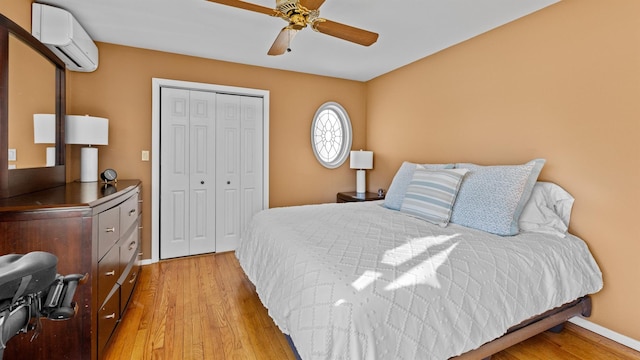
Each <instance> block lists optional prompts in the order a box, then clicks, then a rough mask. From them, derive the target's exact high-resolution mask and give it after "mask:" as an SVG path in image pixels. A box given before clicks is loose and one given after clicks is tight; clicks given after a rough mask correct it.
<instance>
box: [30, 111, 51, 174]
mask: <svg viewBox="0 0 640 360" xmlns="http://www.w3.org/2000/svg"><path fill="white" fill-rule="evenodd" d="M33 142H34V143H35V144H55V143H56V115H55V114H33ZM47 166H56V147H55V146H48V147H47Z"/></svg>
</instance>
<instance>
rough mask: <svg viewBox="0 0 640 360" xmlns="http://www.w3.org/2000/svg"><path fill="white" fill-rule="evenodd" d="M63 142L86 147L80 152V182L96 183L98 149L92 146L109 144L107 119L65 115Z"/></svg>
mask: <svg viewBox="0 0 640 360" xmlns="http://www.w3.org/2000/svg"><path fill="white" fill-rule="evenodd" d="M65 140H66V143H67V144H80V145H88V146H86V147H83V148H82V149H81V150H80V182H95V181H98V148H96V147H93V146H94V145H108V144H109V119H105V118H101V117H95V116H89V115H86V116H80V115H67V117H66V132H65Z"/></svg>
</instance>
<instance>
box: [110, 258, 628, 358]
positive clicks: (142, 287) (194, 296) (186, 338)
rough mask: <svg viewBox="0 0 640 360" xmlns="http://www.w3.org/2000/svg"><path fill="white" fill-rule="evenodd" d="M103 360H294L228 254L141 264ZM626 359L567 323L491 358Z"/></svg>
mask: <svg viewBox="0 0 640 360" xmlns="http://www.w3.org/2000/svg"><path fill="white" fill-rule="evenodd" d="M103 359H105V360H120V359H185V360H187V359H206V360H213V359H277V360H280V359H282V360H287V359H294V356H293V353H292V352H291V350H290V349H289V346H288V344H287V341H286V339H285V338H284V336H283V335H282V333H281V332H280V331H279V330H278V328H277V327H276V326H275V324H274V323H273V321H272V320H271V318H270V317H269V315H268V314H267V310H266V309H265V308H264V307H263V306H262V303H261V302H260V300H259V299H258V296H257V295H256V293H255V290H254V287H253V285H252V284H251V282H249V280H248V279H247V278H246V277H245V275H244V273H243V271H242V269H241V268H240V265H239V264H238V262H237V260H236V258H235V255H234V254H233V253H221V254H215V255H203V256H195V257H188V258H181V259H176V260H168V261H161V262H159V263H156V264H152V265H149V266H145V267H144V268H143V270H142V274H141V276H140V279H139V281H138V285H137V287H136V289H135V292H134V295H133V298H132V299H131V303H130V305H129V308H128V310H127V312H126V314H125V318H124V320H123V321H122V323H121V324H120V326H119V327H118V329H117V330H116V333H115V334H114V338H113V339H112V341H111V343H110V345H108V349H107V352H106V354H105V356H104V357H103ZM529 359H535V360H538V359H539V360H554V359H562V360H565V359H569V360H572V359H582V360H585V359H587V360H588V359H594V360H596V359H597V360H607V359H611V360H613V359H626V360H640V353H638V352H636V351H633V350H631V349H629V348H627V347H625V346H622V345H619V344H617V343H615V342H613V341H610V340H608V339H606V338H603V337H601V336H599V335H596V334H594V333H592V332H590V331H587V330H584V329H582V328H580V327H578V326H575V325H573V324H568V325H567V327H566V328H565V330H564V331H563V332H562V333H560V334H553V333H550V332H545V333H543V334H540V335H538V336H536V337H533V338H531V339H529V340H527V341H525V342H523V343H521V344H518V345H516V346H513V347H511V348H509V349H506V350H504V351H502V352H500V353H498V354H495V355H494V356H493V357H492V360H529Z"/></svg>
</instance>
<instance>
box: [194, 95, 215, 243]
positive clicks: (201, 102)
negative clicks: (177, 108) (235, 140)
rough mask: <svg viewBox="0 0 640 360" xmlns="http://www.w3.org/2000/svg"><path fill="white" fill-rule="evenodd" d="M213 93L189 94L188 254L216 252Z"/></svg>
mask: <svg viewBox="0 0 640 360" xmlns="http://www.w3.org/2000/svg"><path fill="white" fill-rule="evenodd" d="M215 99H216V94H215V93H212V92H206V91H194V90H191V91H190V106H191V114H190V127H191V128H190V132H191V137H190V139H191V141H190V149H189V152H190V155H189V158H190V161H191V163H190V170H191V171H190V173H189V181H190V182H189V189H190V207H189V221H190V223H189V231H190V235H191V236H190V241H189V246H190V251H189V255H196V254H204V253H210V252H215V251H216V241H215V212H216V209H215V198H216V194H215V186H216V184H215V161H216V159H215V151H216V144H215V143H216V126H215V123H216V113H215V106H216V104H215Z"/></svg>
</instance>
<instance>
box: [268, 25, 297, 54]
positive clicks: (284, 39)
mask: <svg viewBox="0 0 640 360" xmlns="http://www.w3.org/2000/svg"><path fill="white" fill-rule="evenodd" d="M297 33H298V30H296V29H292V28H290V27H289V26H286V27H285V28H283V29H282V30H280V33H279V34H278V37H276V40H275V41H274V42H273V45H271V49H269V52H268V53H267V54H268V55H282V54H284V53H285V51H287V50H289V46H290V44H291V41H292V40H293V37H294V36H296V34H297Z"/></svg>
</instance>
